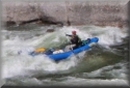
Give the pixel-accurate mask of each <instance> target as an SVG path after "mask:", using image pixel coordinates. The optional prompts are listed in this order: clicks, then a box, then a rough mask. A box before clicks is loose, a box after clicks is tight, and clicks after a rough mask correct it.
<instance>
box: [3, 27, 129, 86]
mask: <svg viewBox="0 0 130 88" xmlns="http://www.w3.org/2000/svg"><path fill="white" fill-rule="evenodd" d="M5 29H8V30H5ZM5 29H3V30H2V40H3V41H2V78H3V79H4V80H5V84H6V85H24V86H26V85H27V86H30V85H49V86H50V85H51V86H52V85H61V86H64V85H66V86H73V85H76V86H104V85H111V86H112V85H115V86H124V85H128V79H127V76H128V75H127V71H128V70H127V68H128V66H127V65H128V63H129V62H128V61H127V60H128V53H127V52H128V39H129V38H128V34H127V28H122V29H120V28H116V27H110V26H106V27H98V26H91V25H90V26H73V27H72V26H71V27H65V26H64V27H56V26H54V25H52V26H44V25H36V24H28V25H25V26H15V27H8V28H5ZM47 29H55V31H54V32H51V33H49V32H46V30H47ZM72 30H76V31H77V34H78V35H79V36H80V37H81V38H82V39H87V38H92V37H98V38H99V42H98V44H97V45H95V46H93V47H92V48H91V49H90V50H88V51H86V52H82V53H80V54H79V55H78V56H79V57H80V58H76V57H75V56H71V57H69V58H68V59H67V60H63V61H60V62H59V63H55V62H54V61H52V60H50V59H49V58H47V57H45V56H43V55H38V56H35V57H32V56H29V55H28V54H27V53H28V52H29V51H32V50H34V49H35V48H39V47H44V48H46V49H48V48H52V47H60V46H61V45H63V44H65V43H66V42H68V37H66V36H65V33H71V31H72ZM18 51H22V54H20V55H19V54H18Z"/></svg>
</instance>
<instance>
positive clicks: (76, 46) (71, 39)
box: [66, 30, 81, 49]
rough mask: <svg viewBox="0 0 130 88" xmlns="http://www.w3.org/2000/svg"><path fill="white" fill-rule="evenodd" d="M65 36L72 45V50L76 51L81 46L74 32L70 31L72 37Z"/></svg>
mask: <svg viewBox="0 0 130 88" xmlns="http://www.w3.org/2000/svg"><path fill="white" fill-rule="evenodd" d="M66 36H69V37H70V42H71V44H74V46H72V48H73V49H76V48H78V47H79V46H80V45H81V39H80V38H79V36H78V35H77V34H76V31H75V30H74V31H72V35H69V34H66Z"/></svg>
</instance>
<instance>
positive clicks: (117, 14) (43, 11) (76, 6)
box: [2, 1, 127, 27]
mask: <svg viewBox="0 0 130 88" xmlns="http://www.w3.org/2000/svg"><path fill="white" fill-rule="evenodd" d="M2 20H3V22H4V23H6V24H24V23H30V22H38V21H40V22H41V23H45V24H63V25H90V24H92V25H99V26H106V25H109V26H119V27H121V26H123V25H126V22H127V3H123V2H114V1H113V2H105V1H104V2H101V1H96V2H92V1H80V2H78V1H75V2H72V1H71V2H70V1H66V2H63V1H62V2H49V1H48V2H47V1H46V2H45V1H44V2H29V1H28V2H3V3H2Z"/></svg>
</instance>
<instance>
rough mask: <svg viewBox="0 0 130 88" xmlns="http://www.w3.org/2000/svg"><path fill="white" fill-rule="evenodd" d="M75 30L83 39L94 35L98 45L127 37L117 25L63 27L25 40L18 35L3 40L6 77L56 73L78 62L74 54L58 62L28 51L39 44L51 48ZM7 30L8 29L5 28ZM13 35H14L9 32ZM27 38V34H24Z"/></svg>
mask: <svg viewBox="0 0 130 88" xmlns="http://www.w3.org/2000/svg"><path fill="white" fill-rule="evenodd" d="M72 30H76V31H77V34H78V35H79V36H80V37H81V39H87V38H92V37H95V36H96V37H98V38H99V44H100V45H102V46H104V47H107V46H109V45H113V44H118V43H121V42H122V38H125V37H126V36H127V33H126V32H125V31H124V30H120V29H119V28H115V27H104V28H101V27H95V26H91V27H90V29H87V27H86V29H83V28H82V27H63V28H61V29H60V30H56V31H55V32H53V33H46V34H44V35H40V36H34V37H32V38H30V39H27V40H22V39H21V38H20V37H19V36H16V37H15V38H14V39H11V38H9V39H5V38H4V39H3V45H2V57H3V65H4V66H3V67H4V68H3V78H10V77H15V76H31V75H35V74H38V73H37V71H40V72H41V73H43V74H44V73H46V72H48V73H55V72H58V71H65V70H69V69H70V68H71V67H74V66H76V65H77V63H78V60H77V59H76V58H75V57H71V58H69V59H68V60H63V61H61V62H59V63H55V62H53V61H52V60H50V59H49V58H48V57H45V56H43V55H38V56H35V57H31V56H29V55H28V54H27V53H28V52H29V51H33V50H34V49H35V48H36V47H42V46H44V47H45V48H46V47H52V46H59V45H60V44H62V43H64V42H65V41H68V38H67V37H66V36H65V34H66V33H69V34H71V31H72ZM6 32H8V31H6ZM10 37H11V35H10ZM23 37H24V36H23ZM20 50H22V52H23V54H22V55H18V54H17V52H18V51H20Z"/></svg>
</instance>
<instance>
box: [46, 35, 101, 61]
mask: <svg viewBox="0 0 130 88" xmlns="http://www.w3.org/2000/svg"><path fill="white" fill-rule="evenodd" d="M98 40H99V39H98V38H97V37H94V38H91V39H89V42H88V41H87V40H86V43H85V44H84V45H82V46H81V47H79V48H77V49H74V50H70V51H67V52H63V53H57V54H50V55H47V56H48V57H49V58H50V59H52V60H54V61H60V60H63V59H67V58H68V57H69V56H71V55H72V54H78V53H80V52H83V51H85V50H88V49H90V48H91V46H92V45H93V44H96V43H97V42H98Z"/></svg>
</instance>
